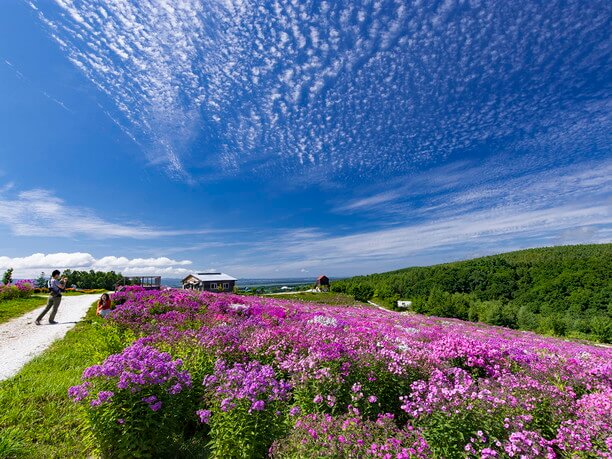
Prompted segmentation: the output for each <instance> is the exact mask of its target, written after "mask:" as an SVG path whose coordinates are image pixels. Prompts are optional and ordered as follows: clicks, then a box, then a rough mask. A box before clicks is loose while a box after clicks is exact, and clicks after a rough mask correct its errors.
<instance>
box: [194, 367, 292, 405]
mask: <svg viewBox="0 0 612 459" xmlns="http://www.w3.org/2000/svg"><path fill="white" fill-rule="evenodd" d="M203 384H204V386H205V387H206V389H207V390H208V392H209V393H210V394H211V398H212V399H213V400H215V401H217V402H218V403H219V406H220V409H221V411H229V410H232V409H233V408H235V407H236V405H237V404H238V403H240V402H241V401H246V402H247V403H248V404H249V405H250V406H249V412H253V411H262V410H264V409H265V407H266V405H267V404H269V403H271V402H276V401H281V402H282V401H286V400H287V399H288V396H289V392H290V389H291V386H290V385H289V383H287V382H286V381H284V380H278V379H277V378H276V373H275V371H274V368H272V367H271V366H270V365H262V364H261V363H259V362H257V361H251V362H248V363H246V364H242V363H236V364H234V365H228V364H227V363H226V362H225V361H223V360H218V361H217V363H216V364H215V370H214V373H213V374H212V375H209V376H206V377H205V378H204V383H203Z"/></svg>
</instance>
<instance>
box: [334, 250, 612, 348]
mask: <svg viewBox="0 0 612 459" xmlns="http://www.w3.org/2000/svg"><path fill="white" fill-rule="evenodd" d="M332 290H333V291H336V292H342V293H347V294H350V295H353V296H354V297H355V299H357V300H361V301H365V300H372V301H375V302H380V303H382V304H384V305H386V306H388V307H395V305H396V304H397V300H400V299H402V300H411V301H412V302H413V306H412V309H413V310H414V311H415V312H418V313H422V314H428V315H435V316H441V317H455V318H458V319H463V320H470V321H479V322H486V323H488V324H493V325H502V326H505V327H510V328H518V329H521V330H533V331H537V332H539V333H545V334H553V335H557V336H567V337H573V338H587V339H592V340H596V341H600V342H605V343H610V342H612V244H596V245H575V246H561V247H546V248H539V249H528V250H520V251H517V252H509V253H504V254H500V255H493V256H488V257H483V258H476V259H473V260H467V261H460V262H455V263H447V264H441V265H435V266H429V267H414V268H407V269H401V270H399V271H392V272H388V273H382V274H370V275H367V276H357V277H351V278H348V279H343V280H338V281H335V282H333V283H332Z"/></svg>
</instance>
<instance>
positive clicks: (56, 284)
mask: <svg viewBox="0 0 612 459" xmlns="http://www.w3.org/2000/svg"><path fill="white" fill-rule="evenodd" d="M59 277H60V272H59V270H57V269H56V270H55V271H53V273H51V279H49V283H48V284H47V285H48V286H49V300H48V301H47V306H46V307H45V309H44V310H43V312H41V313H40V315H39V316H38V317H37V318H36V322H35V323H36V325H40V321H41V320H42V318H43V317H44V316H45V314H46V313H47V312H49V310H50V309H51V315H50V316H49V323H50V324H56V323H57V322H56V321H55V314H57V309H58V308H59V305H60V303H61V302H62V292H63V291H64V290H65V289H66V280H67V279H66V278H65V277H62V278H61V279H60V278H59Z"/></svg>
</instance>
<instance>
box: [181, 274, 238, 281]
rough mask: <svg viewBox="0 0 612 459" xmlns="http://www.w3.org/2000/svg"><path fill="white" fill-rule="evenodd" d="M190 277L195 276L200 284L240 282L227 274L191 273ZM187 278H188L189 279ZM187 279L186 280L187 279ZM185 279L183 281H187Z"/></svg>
mask: <svg viewBox="0 0 612 459" xmlns="http://www.w3.org/2000/svg"><path fill="white" fill-rule="evenodd" d="M189 276H193V277H195V278H196V279H199V280H200V282H215V281H235V280H238V279H236V278H235V277H232V276H230V275H228V274H225V273H191V274H190V275H189ZM189 276H187V277H189ZM187 277H185V279H187ZM185 279H183V281H184V280H185Z"/></svg>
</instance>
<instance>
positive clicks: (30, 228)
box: [0, 187, 211, 239]
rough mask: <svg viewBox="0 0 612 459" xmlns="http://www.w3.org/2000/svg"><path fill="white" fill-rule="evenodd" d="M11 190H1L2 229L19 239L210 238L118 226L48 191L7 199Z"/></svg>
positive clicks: (185, 233)
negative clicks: (74, 237) (6, 227)
mask: <svg viewBox="0 0 612 459" xmlns="http://www.w3.org/2000/svg"><path fill="white" fill-rule="evenodd" d="M9 189H10V188H6V187H4V188H0V215H1V216H2V219H1V220H0V225H6V226H8V227H9V228H10V230H11V232H12V233H13V234H14V235H16V236H45V237H71V236H75V235H86V236H89V237H93V238H133V239H152V238H160V237H172V236H182V235H190V234H206V233H209V232H211V231H210V230H167V229H158V228H153V227H150V226H147V225H143V224H140V223H132V222H127V223H125V222H124V223H116V222H112V221H109V220H105V219H103V218H101V217H99V216H98V215H96V214H95V213H94V212H93V211H92V210H89V209H85V208H81V207H75V206H70V205H68V204H66V203H65V202H64V201H63V200H62V199H60V198H58V197H56V196H55V195H54V194H53V193H51V192H50V191H47V190H40V189H34V190H28V191H22V192H19V193H17V194H16V195H14V196H11V197H9V196H7V195H6V191H8V190H9Z"/></svg>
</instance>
